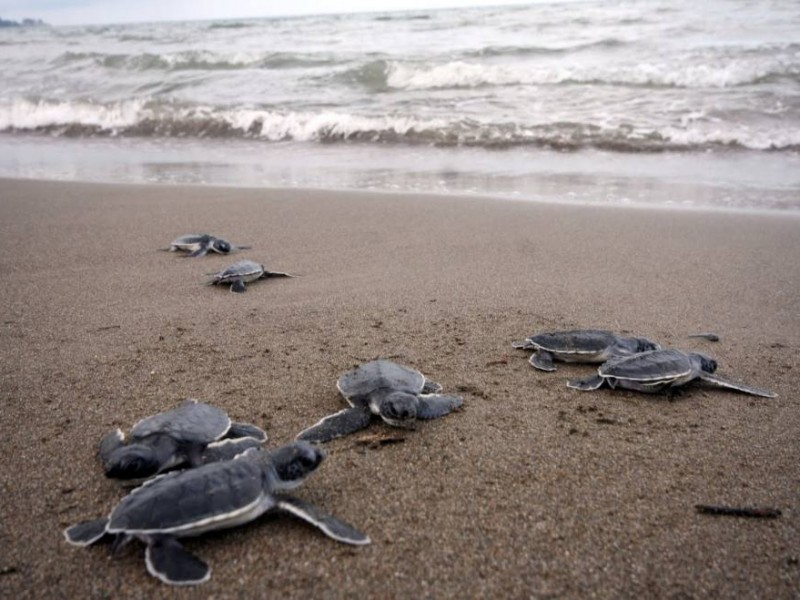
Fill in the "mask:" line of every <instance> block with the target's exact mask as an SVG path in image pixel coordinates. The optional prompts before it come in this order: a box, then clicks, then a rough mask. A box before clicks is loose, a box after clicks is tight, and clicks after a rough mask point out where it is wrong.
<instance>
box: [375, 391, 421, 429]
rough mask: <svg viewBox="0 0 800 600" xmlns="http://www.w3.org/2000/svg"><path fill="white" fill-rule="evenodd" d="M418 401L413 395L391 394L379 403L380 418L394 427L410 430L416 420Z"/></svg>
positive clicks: (403, 393) (405, 393)
mask: <svg viewBox="0 0 800 600" xmlns="http://www.w3.org/2000/svg"><path fill="white" fill-rule="evenodd" d="M417 406H419V400H417V397H416V396H415V395H414V394H409V393H407V392H392V393H391V394H388V395H387V396H386V397H385V398H383V401H382V402H381V403H380V407H379V410H380V415H381V418H382V419H383V420H384V421H386V422H387V423H388V424H389V425H393V426H394V427H405V428H408V429H410V428H412V427H414V423H415V422H416V420H417Z"/></svg>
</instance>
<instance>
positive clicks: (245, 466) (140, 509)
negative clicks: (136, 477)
mask: <svg viewBox="0 0 800 600" xmlns="http://www.w3.org/2000/svg"><path fill="white" fill-rule="evenodd" d="M263 478H264V471H263V468H262V466H261V465H260V464H259V462H257V461H254V460H246V459H245V457H242V458H237V459H234V460H230V461H225V462H220V463H212V464H209V465H205V466H202V467H198V468H196V469H189V470H186V471H177V472H174V473H169V474H167V475H162V476H160V477H157V478H155V479H153V480H152V481H150V482H148V483H146V484H145V485H143V486H142V487H140V488H137V489H136V490H134V491H133V492H131V493H130V494H128V495H127V496H126V497H125V498H123V499H122V501H121V502H120V503H119V504H118V505H117V506H116V508H114V510H113V511H112V512H111V516H110V517H109V523H108V528H107V531H108V532H109V533H122V532H124V533H129V534H133V535H137V534H138V535H151V534H158V533H162V534H170V535H174V536H176V537H181V536H191V535H199V534H201V533H203V532H206V531H211V530H215V529H223V528H228V527H234V526H236V525H241V524H243V523H247V522H249V521H251V520H253V519H255V518H257V517H258V516H260V515H261V514H263V513H264V512H265V511H266V510H268V509H269V508H271V507H273V506H274V505H275V500H274V499H272V498H271V496H270V495H269V493H268V489H267V486H265V484H264V481H263Z"/></svg>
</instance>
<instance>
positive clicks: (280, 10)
mask: <svg viewBox="0 0 800 600" xmlns="http://www.w3.org/2000/svg"><path fill="white" fill-rule="evenodd" d="M538 1H539V2H541V1H542V0H538ZM556 1H558V0H556ZM533 3H536V0H533V1H531V0H506V1H500V2H492V1H491V0H337V1H332V0H289V1H288V2H287V1H286V0H284V1H282V2H277V1H264V0H261V1H258V0H0V17H2V18H4V19H14V20H20V19H22V18H25V17H28V18H33V19H43V20H44V21H46V22H47V23H49V24H51V25H82V24H96V23H132V22H143V21H175V20H190V19H237V18H246V17H270V16H281V15H307V14H324V13H340V12H360V11H375V12H377V11H384V10H417V9H430V8H446V7H451V6H482V5H492V4H533Z"/></svg>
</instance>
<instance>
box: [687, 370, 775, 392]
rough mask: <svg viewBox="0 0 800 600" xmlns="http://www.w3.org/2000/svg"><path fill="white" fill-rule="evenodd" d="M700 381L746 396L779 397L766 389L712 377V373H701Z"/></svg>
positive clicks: (715, 376)
mask: <svg viewBox="0 0 800 600" xmlns="http://www.w3.org/2000/svg"><path fill="white" fill-rule="evenodd" d="M700 379H702V380H703V381H707V382H709V383H713V384H714V385H718V386H720V387H724V388H728V389H731V390H736V391H737V392H744V393H745V394H751V395H753V396H761V397H762V398H777V397H778V395H777V394H776V393H774V392H770V391H769V390H766V389H764V388H760V387H755V386H751V385H745V384H743V383H734V382H733V381H728V380H727V379H723V378H722V377H719V376H717V375H712V374H711V373H705V372H703V373H700Z"/></svg>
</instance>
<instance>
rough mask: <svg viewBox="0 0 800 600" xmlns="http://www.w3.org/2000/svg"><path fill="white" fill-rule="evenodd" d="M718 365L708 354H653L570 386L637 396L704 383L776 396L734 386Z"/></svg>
mask: <svg viewBox="0 0 800 600" xmlns="http://www.w3.org/2000/svg"><path fill="white" fill-rule="evenodd" d="M716 370H717V361H715V360H714V359H713V358H709V357H708V356H706V355H705V354H699V353H696V352H682V351H680V350H652V351H650V352H644V353H642V354H636V355H634V356H628V357H624V358H617V359H613V360H610V361H608V362H607V363H605V364H602V365H600V367H599V368H598V369H597V375H595V376H594V377H589V378H588V379H580V380H573V381H570V382H568V383H567V386H569V387H571V388H574V389H576V390H582V391H592V390H596V389H599V388H600V387H602V386H603V385H604V384H607V385H608V386H609V387H611V388H615V387H621V388H626V389H629V390H635V391H637V392H645V393H656V392H660V391H670V390H674V389H675V388H678V387H680V386H683V385H686V384H687V383H689V382H690V381H694V380H695V379H701V380H702V381H707V382H708V383H712V384H714V385H717V386H720V387H724V388H728V389H732V390H736V391H738V392H744V393H745V394H752V395H754V396H763V397H764V398H775V396H776V395H775V394H774V393H772V392H770V391H769V390H765V389H763V388H758V387H753V386H749V385H745V384H742V383H734V382H732V381H728V380H727V379H723V378H722V377H719V376H717V375H714V374H713V373H714V371H716Z"/></svg>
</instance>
